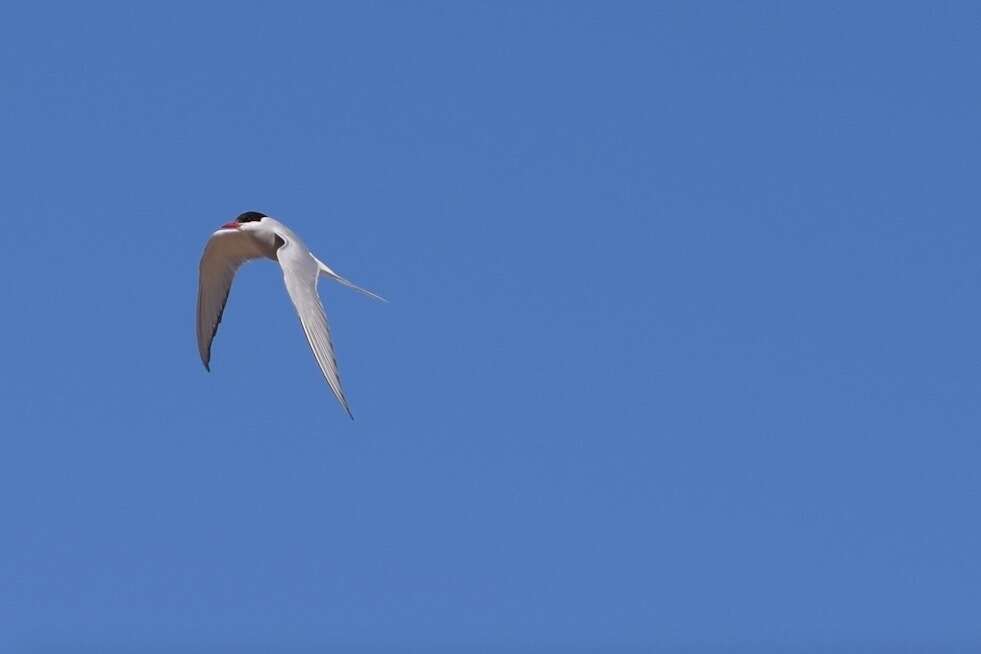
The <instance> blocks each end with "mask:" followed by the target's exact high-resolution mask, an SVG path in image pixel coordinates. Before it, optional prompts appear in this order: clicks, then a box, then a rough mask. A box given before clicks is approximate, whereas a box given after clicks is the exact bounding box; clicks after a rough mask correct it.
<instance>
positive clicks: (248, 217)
mask: <svg viewBox="0 0 981 654" xmlns="http://www.w3.org/2000/svg"><path fill="white" fill-rule="evenodd" d="M265 217H266V214H264V213H262V212H261V211H246V212H245V213H243V214H242V215H240V216H239V217H238V218H236V219H235V222H237V223H253V222H255V221H257V220H262V219H263V218H265Z"/></svg>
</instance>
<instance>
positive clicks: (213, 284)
mask: <svg viewBox="0 0 981 654" xmlns="http://www.w3.org/2000/svg"><path fill="white" fill-rule="evenodd" d="M261 256H262V254H261V253H260V252H259V250H258V248H257V247H256V245H255V243H254V242H253V241H252V239H251V238H250V237H249V235H248V234H244V233H241V232H236V231H232V230H224V229H223V230H219V231H217V232H215V233H214V234H212V235H211V238H210V239H208V244H207V245H205V248H204V253H203V254H202V255H201V263H200V264H199V265H198V311H197V336H198V353H199V354H200V355H201V363H203V364H204V367H205V368H206V369H208V370H211V344H212V342H214V338H215V334H217V333H218V325H219V324H220V323H221V318H222V316H223V315H224V313H225V305H226V304H227V303H228V294H229V292H230V291H231V289H232V281H234V279H235V273H236V272H237V271H238V269H239V267H241V265H242V264H243V263H245V262H246V261H249V260H251V259H256V258H258V257H261Z"/></svg>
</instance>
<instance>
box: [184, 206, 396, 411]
mask: <svg viewBox="0 0 981 654" xmlns="http://www.w3.org/2000/svg"><path fill="white" fill-rule="evenodd" d="M263 258H265V259H272V260H273V261H278V262H279V265H280V267H282V269H283V279H284V281H285V283H286V291H287V293H288V294H289V296H290V299H291V300H292V301H293V306H294V307H296V312H297V314H298V315H299V317H300V324H301V325H302V327H303V332H304V334H305V335H306V337H307V341H308V342H309V344H310V348H311V349H312V350H313V354H314V357H315V358H316V359H317V363H318V364H319V365H320V370H321V371H322V372H323V374H324V378H325V379H326V380H327V383H328V385H329V386H330V388H331V390H332V391H333V392H334V395H335V396H337V400H338V401H339V402H340V403H341V406H343V407H344V410H345V411H346V412H347V414H348V415H349V416H350V415H351V409H350V407H349V406H348V402H347V398H346V397H345V396H344V389H343V388H342V387H341V378H340V375H339V373H338V370H337V361H336V359H335V357H334V346H333V344H332V343H331V339H330V328H329V326H328V325H327V316H326V314H325V313H324V307H323V304H321V302H320V297H319V295H318V294H317V280H318V279H319V278H320V275H325V276H327V277H330V278H331V279H333V280H334V281H336V282H338V283H340V284H343V285H345V286H348V287H350V288H353V289H355V290H357V291H360V292H362V293H365V294H366V295H369V296H371V297H374V298H376V299H379V300H380V299H382V298H380V297H379V296H377V295H375V294H374V293H372V292H371V291H368V290H365V289H363V288H361V287H359V286H356V285H355V284H353V283H351V282H350V281H348V280H347V279H344V278H343V277H341V276H340V275H338V274H337V273H335V272H334V271H333V270H331V269H330V267H328V266H327V264H325V263H323V262H322V261H320V260H319V259H317V258H316V257H315V256H313V254H312V253H311V252H310V250H309V249H308V248H307V246H306V245H304V244H303V241H302V240H300V238H299V237H298V236H297V235H296V234H295V233H294V232H293V231H292V230H291V229H290V228H289V227H287V226H286V225H284V224H283V223H281V222H279V221H278V220H276V219H275V218H270V217H269V216H267V215H265V214H263V213H259V212H257V211H249V212H246V213H243V214H242V215H240V216H239V217H238V218H236V219H235V221H233V222H230V223H226V224H225V225H222V227H221V228H220V229H219V230H218V231H216V232H215V233H214V234H212V235H211V238H210V239H208V244H207V245H206V246H205V249H204V254H202V255H201V264H200V268H199V278H198V310H197V337H198V351H199V353H200V355H201V361H202V363H204V366H205V368H207V369H208V370H210V369H211V367H210V366H211V344H212V342H213V340H214V337H215V334H216V333H217V331H218V324H219V323H220V322H221V318H222V314H223V313H224V310H225V304H226V302H227V301H228V293H229V291H230V290H231V287H232V281H233V280H234V278H235V273H236V271H237V270H238V269H239V267H240V266H241V265H242V264H243V263H246V262H248V261H252V260H254V259H263ZM352 417H353V416H352Z"/></svg>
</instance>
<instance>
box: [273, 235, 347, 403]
mask: <svg viewBox="0 0 981 654" xmlns="http://www.w3.org/2000/svg"><path fill="white" fill-rule="evenodd" d="M283 236H285V237H292V234H287V233H285V231H284V234H283ZM284 241H285V244H284V245H283V246H282V247H280V248H279V250H278V251H277V257H278V259H279V265H280V266H281V267H282V268H283V279H284V281H285V282H286V292H287V293H289V296H290V299H291V300H292V301H293V306H294V307H296V313H297V314H298V315H299V317H300V324H301V325H302V326H303V333H304V334H306V337H307V342H309V343H310V349H311V350H313V356H314V357H315V358H316V359H317V364H319V365H320V370H321V372H323V374H324V379H326V380H327V384H328V385H329V386H330V389H331V390H332V391H334V395H335V396H336V397H337V400H338V401H339V402H340V403H341V406H342V407H344V410H345V411H346V412H347V414H348V416H350V417H351V419H352V420H353V419H354V415H353V414H352V413H351V407H350V406H349V405H348V403H347V398H346V397H345V396H344V389H343V387H342V386H341V376H340V373H339V372H338V369H337V359H336V358H335V356H334V345H333V343H332V342H331V338H330V326H329V325H328V324H327V314H326V313H325V312H324V306H323V304H322V303H321V302H320V296H319V295H318V294H317V280H318V279H319V277H320V266H319V264H318V262H317V260H316V259H315V258H314V257H313V255H312V254H310V251H309V250H307V249H306V246H304V245H303V244H302V243H301V242H299V241H298V240H292V239H291V238H284Z"/></svg>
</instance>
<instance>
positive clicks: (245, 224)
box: [221, 211, 268, 230]
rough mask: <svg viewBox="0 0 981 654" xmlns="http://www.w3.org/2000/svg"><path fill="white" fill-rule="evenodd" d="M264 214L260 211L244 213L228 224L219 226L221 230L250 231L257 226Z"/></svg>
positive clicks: (264, 216)
mask: <svg viewBox="0 0 981 654" xmlns="http://www.w3.org/2000/svg"><path fill="white" fill-rule="evenodd" d="M267 217H268V216H266V214H264V213H262V212H261V211H246V212H245V213H243V214H240V215H239V217H238V218H236V219H235V220H233V221H232V222H230V223H225V224H224V225H222V226H221V228H222V229H235V230H251V229H254V228H256V227H258V226H259V223H261V222H262V219H263V218H267Z"/></svg>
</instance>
